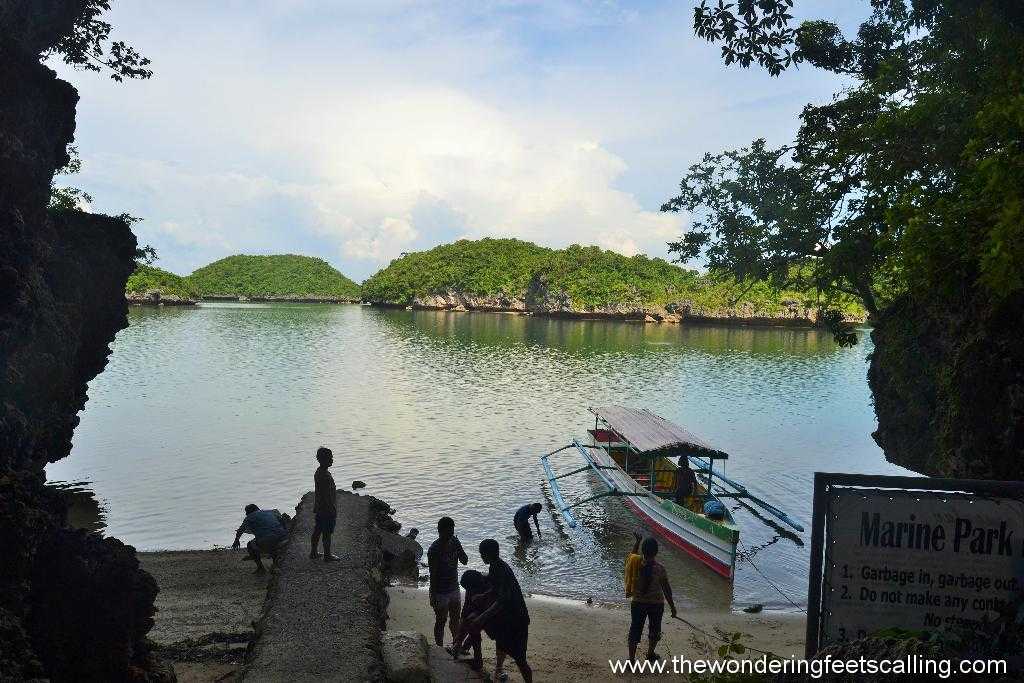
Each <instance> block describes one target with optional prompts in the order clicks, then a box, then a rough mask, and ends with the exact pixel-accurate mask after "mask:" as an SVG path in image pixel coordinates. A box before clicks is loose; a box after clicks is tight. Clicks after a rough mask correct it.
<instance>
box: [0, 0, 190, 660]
mask: <svg viewBox="0 0 1024 683" xmlns="http://www.w3.org/2000/svg"><path fill="white" fill-rule="evenodd" d="M85 4H86V3H85V2H84V1H83V0H78V1H74V0H5V1H3V2H0V245H2V246H0V378H2V379H0V547H2V548H3V553H2V555H3V560H2V561H0V679H3V680H8V679H13V680H21V679H26V678H33V677H43V676H47V677H50V678H51V679H53V680H71V679H76V678H77V679H79V680H82V679H90V680H126V679H129V678H131V679H135V680H146V679H149V680H156V679H158V678H159V677H160V676H159V674H155V673H151V672H155V671H156V670H157V669H158V666H157V664H156V663H155V661H153V660H152V659H151V658H150V656H149V653H148V652H147V650H146V645H145V640H144V636H145V633H146V631H147V630H148V629H149V627H150V626H151V625H152V614H153V597H154V596H155V594H156V585H155V583H154V582H153V580H152V578H151V577H149V575H148V574H145V573H144V572H142V571H141V570H140V569H139V568H138V562H137V561H136V559H135V553H134V550H133V549H131V548H130V547H127V546H124V545H123V544H121V543H120V542H118V541H117V540H115V539H101V538H99V537H95V536H88V535H86V534H84V533H81V532H72V531H70V530H68V529H66V528H65V527H64V525H63V521H64V515H65V510H64V505H63V502H62V501H61V499H60V498H59V497H58V496H57V495H56V494H54V493H53V492H51V491H50V490H49V489H47V488H46V487H45V481H44V472H43V467H44V466H45V465H46V463H47V462H53V461H55V460H58V459H60V458H63V457H65V456H67V455H68V453H69V451H70V448H71V435H72V431H73V430H74V427H75V425H76V424H77V422H78V417H77V413H78V412H79V411H80V410H81V409H82V407H83V406H84V405H85V400H86V385H87V383H88V381H89V380H90V379H92V378H93V377H95V376H96V374H97V373H99V372H100V371H101V370H102V369H103V367H104V365H105V364H106V362H107V356H108V355H109V353H110V350H109V344H110V342H111V341H113V338H114V334H115V333H116V332H117V331H118V330H119V329H121V328H122V327H124V326H125V324H126V304H125V301H124V284H125V280H126V279H127V277H128V275H129V274H130V273H131V271H132V268H133V266H134V262H133V260H134V253H135V246H136V245H135V238H134V236H133V235H132V234H131V231H130V230H129V229H128V226H127V225H125V223H123V222H122V221H119V220H116V219H113V218H109V217H106V216H97V215H89V214H83V213H79V212H65V213H61V214H51V213H50V212H48V210H47V204H48V201H49V188H50V181H51V179H52V177H53V173H54V171H55V169H57V168H59V167H61V166H62V165H64V164H65V163H66V162H67V159H68V157H67V153H66V148H67V145H68V143H69V142H71V140H72V139H73V135H74V129H75V104H76V102H77V99H78V95H77V93H76V92H75V90H74V88H72V87H71V86H70V85H69V84H67V83H65V82H63V81H61V80H59V79H58V78H57V77H56V75H55V74H54V73H53V71H51V70H50V69H48V68H46V67H44V66H42V65H41V64H40V63H39V55H40V53H42V52H43V51H45V50H46V49H48V48H49V47H50V46H52V45H54V44H55V43H56V41H58V40H59V39H60V37H61V36H62V35H65V34H67V33H68V32H69V31H71V29H72V26H73V25H74V22H75V19H76V17H77V16H78V15H79V13H81V12H82V10H83V8H84V7H85ZM167 678H173V674H169V675H168V676H164V679H167Z"/></svg>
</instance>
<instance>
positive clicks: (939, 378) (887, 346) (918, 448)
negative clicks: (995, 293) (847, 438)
mask: <svg viewBox="0 0 1024 683" xmlns="http://www.w3.org/2000/svg"><path fill="white" fill-rule="evenodd" d="M1022 329H1024V297H1022V296H1019V295H1018V296H1015V297H1012V298H1010V299H1009V300H1006V301H1002V302H998V303H996V304H993V303H992V302H991V301H990V300H989V298H988V297H979V296H978V295H971V294H964V295H962V298H961V299H960V300H956V301H949V300H943V299H941V298H940V297H938V296H937V295H936V293H934V292H930V293H929V295H928V297H927V299H926V300H925V301H920V300H916V299H914V298H913V297H910V296H907V297H904V298H903V299H901V300H900V301H898V302H897V303H896V304H895V305H893V306H892V307H891V308H889V309H888V310H887V311H886V313H885V314H884V315H883V316H882V317H881V318H880V319H879V320H878V321H877V322H876V326H875V329H874V332H873V333H872V338H873V339H874V342H875V352H874V354H873V355H872V358H871V367H870V369H869V372H868V381H869V383H870V385H871V392H872V394H873V395H874V400H875V413H876V414H877V416H878V431H876V432H875V434H874V437H875V440H876V441H877V442H878V444H879V445H880V446H881V447H882V448H883V450H885V457H886V458H887V459H888V460H890V461H891V462H894V463H897V464H899V465H902V466H904V467H907V468H909V469H912V470H914V471H915V472H920V473H922V474H928V475H932V476H944V477H963V478H972V479H1012V480H1022V479H1024V371H1022V368H1024V344H1021V341H1020V331H1021V330H1022Z"/></svg>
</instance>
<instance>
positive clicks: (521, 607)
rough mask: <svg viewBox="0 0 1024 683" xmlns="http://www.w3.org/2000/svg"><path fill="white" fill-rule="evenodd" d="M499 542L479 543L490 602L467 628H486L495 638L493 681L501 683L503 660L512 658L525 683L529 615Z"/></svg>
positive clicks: (529, 679)
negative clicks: (495, 654) (486, 567)
mask: <svg viewBox="0 0 1024 683" xmlns="http://www.w3.org/2000/svg"><path fill="white" fill-rule="evenodd" d="M498 551H499V547H498V542H497V541H495V540H494V539H493V538H486V539H484V540H483V541H481V542H480V559H482V560H483V561H484V564H486V565H487V566H488V572H487V583H488V584H489V585H490V593H488V594H486V596H487V598H490V599H492V600H493V602H492V603H491V604H490V606H488V607H487V609H485V610H484V611H483V612H481V613H480V614H478V615H477V616H475V617H473V619H472V620H470V622H469V624H468V626H469V628H470V629H472V630H474V631H480V630H481V629H486V632H487V634H488V635H489V636H490V637H491V638H493V639H494V645H495V650H496V652H497V657H496V659H495V663H494V678H495V680H502V679H503V676H504V666H505V657H511V658H512V659H513V660H514V661H515V663H516V666H517V667H519V673H520V674H522V676H523V680H524V681H526V683H532V681H533V669H531V668H530V665H529V663H528V662H527V661H526V644H527V641H528V640H529V635H530V613H529V611H528V610H527V609H526V600H524V599H523V591H522V589H521V588H520V587H519V580H518V579H516V575H515V573H514V572H513V571H512V568H511V567H509V566H508V563H506V562H505V560H503V559H501V557H499V553H498Z"/></svg>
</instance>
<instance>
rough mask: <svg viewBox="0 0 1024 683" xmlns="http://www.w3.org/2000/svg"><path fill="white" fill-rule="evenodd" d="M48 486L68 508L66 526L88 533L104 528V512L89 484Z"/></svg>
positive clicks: (74, 483)
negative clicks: (56, 492)
mask: <svg viewBox="0 0 1024 683" xmlns="http://www.w3.org/2000/svg"><path fill="white" fill-rule="evenodd" d="M50 486H51V488H53V489H55V490H56V491H58V492H59V493H60V495H61V497H62V498H63V499H64V503H65V505H67V507H68V514H67V519H66V520H65V523H66V524H67V526H69V527H70V528H72V529H84V530H85V531H89V532H95V531H103V530H104V529H105V528H106V526H107V523H106V511H105V510H104V509H103V508H102V507H100V503H99V501H98V500H96V496H95V494H94V493H93V491H92V489H91V488H90V484H89V482H87V481H80V482H60V483H54V484H51V485H50Z"/></svg>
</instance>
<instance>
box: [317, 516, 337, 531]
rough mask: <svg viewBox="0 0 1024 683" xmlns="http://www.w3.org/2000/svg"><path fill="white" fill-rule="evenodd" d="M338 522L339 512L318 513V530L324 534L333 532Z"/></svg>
mask: <svg viewBox="0 0 1024 683" xmlns="http://www.w3.org/2000/svg"><path fill="white" fill-rule="evenodd" d="M337 523H338V513H337V512H318V513H316V528H315V530H316V531H319V532H320V533H322V534H333V533H334V526H335V524H337Z"/></svg>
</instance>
